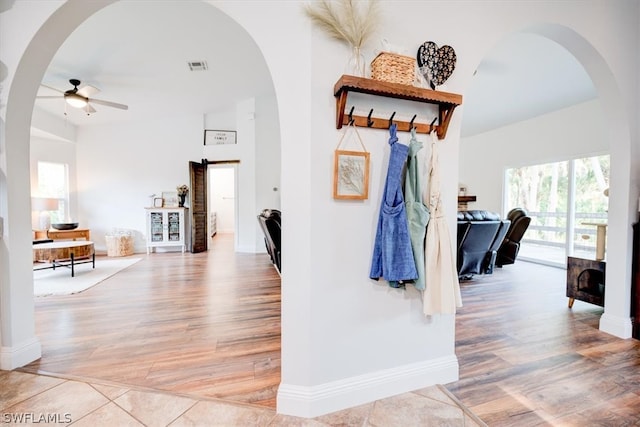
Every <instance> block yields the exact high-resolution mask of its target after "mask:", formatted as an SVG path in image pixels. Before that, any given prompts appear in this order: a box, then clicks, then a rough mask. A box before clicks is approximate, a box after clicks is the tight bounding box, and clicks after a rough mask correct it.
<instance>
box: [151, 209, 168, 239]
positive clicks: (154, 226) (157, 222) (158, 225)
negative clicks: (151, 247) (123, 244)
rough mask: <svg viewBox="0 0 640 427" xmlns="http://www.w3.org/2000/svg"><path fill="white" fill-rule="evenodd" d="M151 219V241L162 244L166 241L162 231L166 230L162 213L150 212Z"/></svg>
mask: <svg viewBox="0 0 640 427" xmlns="http://www.w3.org/2000/svg"><path fill="white" fill-rule="evenodd" d="M149 218H150V224H151V241H152V242H162V241H163V240H164V237H163V235H162V229H163V228H164V221H163V219H162V212H150V213H149Z"/></svg>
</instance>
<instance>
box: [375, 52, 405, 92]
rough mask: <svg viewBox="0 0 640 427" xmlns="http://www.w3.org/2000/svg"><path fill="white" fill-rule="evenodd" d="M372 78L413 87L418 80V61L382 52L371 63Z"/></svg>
mask: <svg viewBox="0 0 640 427" xmlns="http://www.w3.org/2000/svg"><path fill="white" fill-rule="evenodd" d="M371 78H372V79H374V80H382V81H385V82H389V83H400V84H403V85H411V84H413V82H414V80H415V78H416V60H415V58H412V57H410V56H405V55H398V54H397V53H390V52H380V53H379V54H378V56H376V57H375V58H374V59H373V61H371Z"/></svg>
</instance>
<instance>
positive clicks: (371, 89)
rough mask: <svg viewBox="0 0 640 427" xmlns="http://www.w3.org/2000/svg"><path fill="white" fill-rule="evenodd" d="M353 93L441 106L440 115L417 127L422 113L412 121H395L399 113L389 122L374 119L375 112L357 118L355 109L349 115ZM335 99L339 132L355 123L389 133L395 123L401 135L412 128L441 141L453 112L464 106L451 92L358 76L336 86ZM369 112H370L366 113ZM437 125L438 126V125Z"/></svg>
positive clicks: (416, 115) (344, 78)
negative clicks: (343, 127) (417, 118)
mask: <svg viewBox="0 0 640 427" xmlns="http://www.w3.org/2000/svg"><path fill="white" fill-rule="evenodd" d="M349 92H356V93H364V94H369V95H377V96H382V97H387V98H395V99H398V100H407V101H418V102H422V103H425V104H433V105H437V106H438V115H437V116H436V118H435V119H434V120H433V121H432V122H431V124H427V123H414V120H415V118H416V117H418V115H419V113H417V114H415V116H414V117H413V119H411V121H410V122H409V121H398V120H395V121H394V120H393V117H394V115H395V113H394V114H393V115H392V116H391V118H390V119H389V120H385V119H376V118H372V114H373V108H372V109H371V110H370V111H369V114H368V115H367V116H359V115H356V114H354V108H355V106H352V108H351V110H350V112H349V114H346V111H345V109H346V106H347V96H348V94H349ZM333 93H334V96H335V97H336V129H340V128H342V126H343V125H345V124H349V123H353V124H354V125H356V126H359V127H369V128H374V129H388V128H389V126H391V123H395V124H396V125H397V130H398V131H400V132H409V131H410V130H411V129H412V128H415V129H416V132H417V133H427V134H428V133H431V131H432V130H435V131H436V133H437V135H438V138H439V139H444V138H445V137H446V135H447V128H448V127H449V122H450V120H451V116H452V114H453V110H454V109H455V108H456V107H457V106H458V105H461V104H462V95H458V94H455V93H448V92H440V91H435V90H430V89H424V88H418V87H414V86H409V85H401V84H398V83H389V82H383V81H379V80H373V79H366V78H362V77H355V76H347V75H344V76H342V77H341V78H340V79H339V80H338V82H337V83H336V84H335V86H334V92H333ZM365 111H366V110H365ZM436 122H437V123H438V124H437V125H436Z"/></svg>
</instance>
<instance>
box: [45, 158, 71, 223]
mask: <svg viewBox="0 0 640 427" xmlns="http://www.w3.org/2000/svg"><path fill="white" fill-rule="evenodd" d="M38 193H39V197H47V198H52V199H58V210H57V211H51V212H50V215H51V222H52V223H56V222H64V221H65V218H66V217H67V216H68V210H69V172H68V166H67V165H66V164H64V163H52V162H38Z"/></svg>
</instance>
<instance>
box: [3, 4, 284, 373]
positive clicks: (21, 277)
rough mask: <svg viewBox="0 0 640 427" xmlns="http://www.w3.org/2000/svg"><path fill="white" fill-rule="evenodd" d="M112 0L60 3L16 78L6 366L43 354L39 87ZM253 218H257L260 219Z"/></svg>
mask: <svg viewBox="0 0 640 427" xmlns="http://www.w3.org/2000/svg"><path fill="white" fill-rule="evenodd" d="M112 3H115V2H113V1H104V2H92V4H90V5H85V4H82V5H79V4H75V3H73V2H72V4H68V3H65V4H63V5H62V6H60V7H59V9H58V10H57V11H56V12H55V13H53V14H52V16H51V17H50V18H49V19H48V20H47V21H46V22H45V23H44V24H43V26H42V27H41V28H40V30H39V31H38V32H37V33H36V34H35V36H34V37H33V39H32V40H31V42H30V44H29V46H28V47H27V48H26V50H25V54H24V56H23V58H22V60H21V61H20V63H19V65H18V66H17V72H16V74H15V76H14V78H13V80H12V81H11V86H10V87H11V94H10V96H9V100H8V104H7V115H6V126H3V129H2V131H3V132H4V135H3V137H4V141H5V143H6V145H7V158H9V159H10V162H9V163H10V165H9V167H8V168H7V174H6V176H5V177H4V179H5V182H4V183H3V184H4V186H5V187H6V188H7V195H6V199H7V206H8V214H7V215H6V216H7V218H8V219H9V220H10V223H9V227H8V228H9V230H10V232H11V233H10V234H11V236H12V238H11V239H6V241H5V243H6V245H3V248H2V250H3V251H4V253H3V254H2V255H3V257H2V264H3V273H4V274H3V278H2V282H1V285H2V295H3V298H2V300H3V306H2V309H1V317H0V321H1V326H2V346H3V349H10V351H9V353H7V354H5V355H3V359H2V368H3V369H13V368H15V367H18V366H22V365H24V364H26V363H28V362H29V361H30V360H34V359H36V358H38V357H39V356H40V346H39V342H38V340H37V338H36V337H35V331H34V328H33V317H34V313H33V289H32V278H30V276H31V274H32V273H31V266H29V265H28V262H26V261H27V260H28V258H29V255H28V254H29V253H30V252H31V244H30V243H31V242H30V239H29V238H28V236H30V235H31V233H30V232H29V229H30V228H31V225H30V224H28V221H25V220H22V219H21V218H25V219H27V218H28V217H29V215H28V214H25V212H28V211H29V198H28V194H29V189H28V182H29V177H28V170H29V166H28V164H29V162H28V158H29V127H30V118H31V110H32V109H33V99H34V97H35V91H36V90H37V88H38V85H39V84H40V82H41V80H42V75H43V73H44V70H45V69H46V67H47V65H48V64H49V62H50V61H51V58H52V57H53V55H54V54H55V53H56V50H57V49H58V47H59V46H60V45H61V44H62V43H63V42H64V41H65V39H66V38H67V37H68V36H69V34H71V33H72V32H73V31H74V30H75V29H76V28H77V27H78V26H79V25H80V24H82V22H84V21H85V20H86V19H88V18H89V17H91V16H92V15H93V14H96V13H99V12H100V11H101V10H102V9H103V8H105V7H107V6H109V5H111V4H112ZM207 7H208V6H207ZM52 9H55V7H54V8H52ZM274 108H277V106H274ZM276 119H277V117H276ZM276 122H277V120H276ZM3 125H4V123H3ZM7 180H10V181H11V187H8V186H6V181H7ZM25 196H26V197H25ZM252 219H253V220H254V222H255V218H252ZM13 236H24V237H17V238H13ZM5 255H6V256H5ZM5 267H6V268H5ZM29 284H31V286H29ZM29 300H31V301H29Z"/></svg>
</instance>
